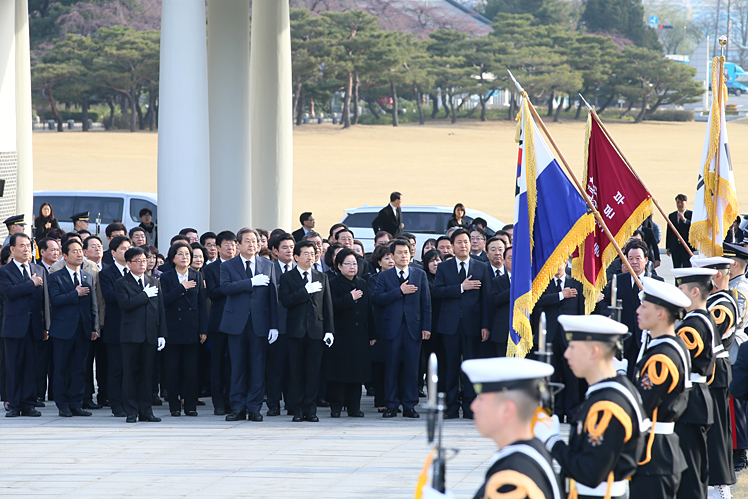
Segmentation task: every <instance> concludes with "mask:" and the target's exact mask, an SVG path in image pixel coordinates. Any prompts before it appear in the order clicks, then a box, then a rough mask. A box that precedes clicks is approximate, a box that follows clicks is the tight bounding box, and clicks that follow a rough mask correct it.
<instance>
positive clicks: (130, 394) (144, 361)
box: [120, 341, 156, 416]
mask: <svg viewBox="0 0 748 499" xmlns="http://www.w3.org/2000/svg"><path fill="white" fill-rule="evenodd" d="M120 346H121V348H122V402H123V405H124V407H125V412H126V413H127V415H128V416H138V415H140V416H147V415H149V414H153V409H152V407H151V402H152V401H153V398H152V396H153V393H152V383H153V362H154V358H155V357H156V345H151V344H149V343H147V342H145V341H144V342H143V343H122V344H121V345H120Z"/></svg>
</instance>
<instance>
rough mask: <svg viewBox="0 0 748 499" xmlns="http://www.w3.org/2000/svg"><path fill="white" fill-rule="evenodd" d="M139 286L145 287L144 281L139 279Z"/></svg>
mask: <svg viewBox="0 0 748 499" xmlns="http://www.w3.org/2000/svg"><path fill="white" fill-rule="evenodd" d="M138 286H140V287H141V288H142V287H143V279H138Z"/></svg>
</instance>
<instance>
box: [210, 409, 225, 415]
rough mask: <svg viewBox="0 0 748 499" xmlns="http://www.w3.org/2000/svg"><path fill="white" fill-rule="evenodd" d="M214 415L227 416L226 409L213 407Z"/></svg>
mask: <svg viewBox="0 0 748 499" xmlns="http://www.w3.org/2000/svg"><path fill="white" fill-rule="evenodd" d="M213 415H214V416H225V415H226V409H221V408H218V409H213Z"/></svg>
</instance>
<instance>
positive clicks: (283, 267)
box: [278, 260, 296, 274]
mask: <svg viewBox="0 0 748 499" xmlns="http://www.w3.org/2000/svg"><path fill="white" fill-rule="evenodd" d="M278 265H280V269H281V274H285V273H286V272H288V270H293V268H294V267H295V266H296V264H295V262H291V263H283V262H281V261H280V260H278ZM286 266H288V270H286Z"/></svg>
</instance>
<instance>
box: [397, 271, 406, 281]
mask: <svg viewBox="0 0 748 499" xmlns="http://www.w3.org/2000/svg"><path fill="white" fill-rule="evenodd" d="M398 280H399V281H400V284H402V283H404V282H405V272H403V271H402V270H401V271H400V277H398Z"/></svg>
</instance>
